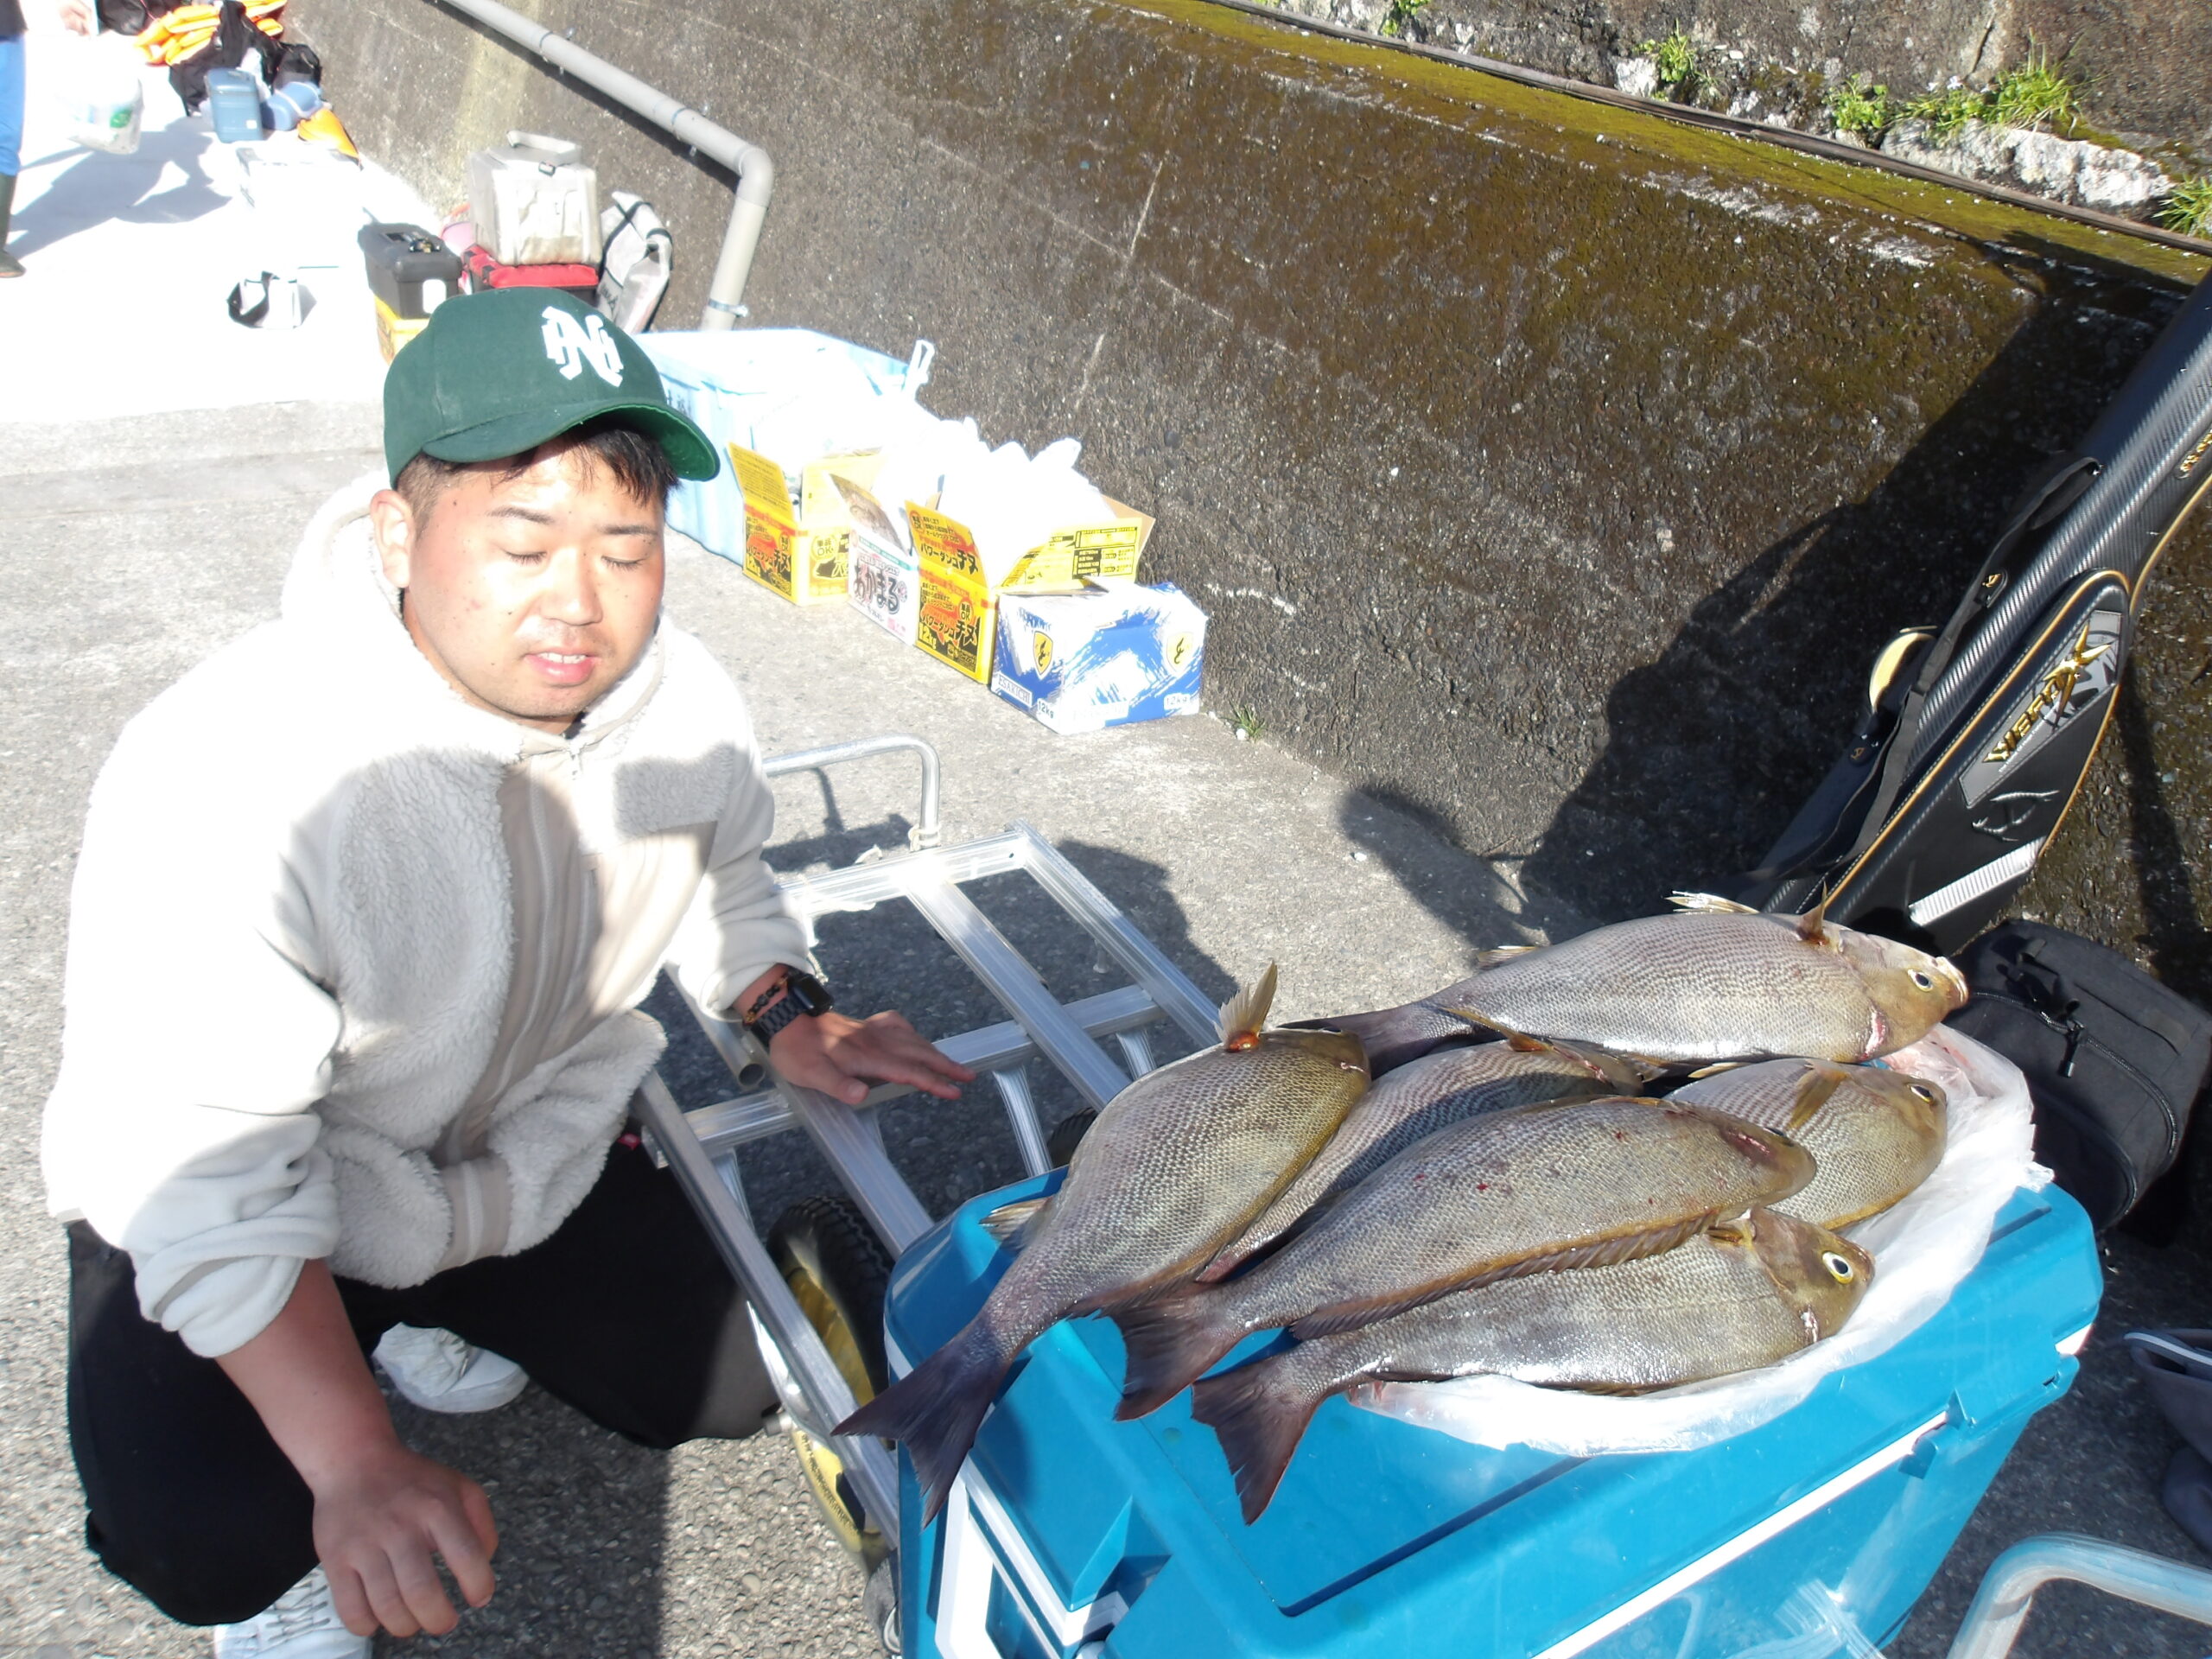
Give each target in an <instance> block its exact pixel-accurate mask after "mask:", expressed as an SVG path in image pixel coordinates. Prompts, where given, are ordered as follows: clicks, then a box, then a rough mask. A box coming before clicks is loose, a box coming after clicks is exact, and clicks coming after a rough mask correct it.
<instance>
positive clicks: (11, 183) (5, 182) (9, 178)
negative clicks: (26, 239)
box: [0, 173, 23, 277]
mask: <svg viewBox="0 0 2212 1659" xmlns="http://www.w3.org/2000/svg"><path fill="white" fill-rule="evenodd" d="M15 211H16V175H14V174H12V173H0V277H20V276H22V274H23V262H22V260H20V259H18V258H16V256H15V255H14V254H12V253H10V252H9V251H8V219H9V216H10V214H12V213H14V212H15Z"/></svg>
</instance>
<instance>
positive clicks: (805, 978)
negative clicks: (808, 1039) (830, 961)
mask: <svg viewBox="0 0 2212 1659" xmlns="http://www.w3.org/2000/svg"><path fill="white" fill-rule="evenodd" d="M835 1006H836V1002H835V1001H834V1000H833V999H832V998H831V996H830V995H829V987H828V986H827V985H824V984H823V982H821V981H820V980H818V979H817V978H816V977H815V976H813V975H812V974H808V973H802V972H800V971H799V970H798V969H796V968H794V969H791V971H790V972H789V974H788V975H786V976H785V980H784V989H783V995H780V996H779V997H778V998H777V999H776V1000H775V1001H773V1002H771V1003H770V1004H769V1005H768V1007H766V1010H765V1011H763V1012H762V1014H761V1015H760V1018H759V1019H757V1020H747V1021H746V1022H745V1028H746V1029H747V1031H749V1032H751V1033H753V1035H754V1036H755V1037H758V1038H759V1039H760V1041H761V1042H762V1043H763V1044H764V1045H765V1044H766V1042H767V1041H768V1040H769V1039H771V1038H772V1037H774V1036H775V1034H776V1033H778V1032H779V1031H781V1030H782V1029H783V1028H784V1027H785V1026H788V1025H790V1024H791V1021H792V1020H803V1019H804V1018H805V1017H806V1016H807V1015H808V1014H825V1013H827V1012H828V1011H829V1009H830V1008H832V1007H835Z"/></svg>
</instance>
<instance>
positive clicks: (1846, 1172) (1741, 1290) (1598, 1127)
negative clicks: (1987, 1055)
mask: <svg viewBox="0 0 2212 1659" xmlns="http://www.w3.org/2000/svg"><path fill="white" fill-rule="evenodd" d="M1675 902H1676V904H1677V905H1678V906H1681V910H1680V912H1678V913H1676V914H1673V915H1668V916H1658V917H1647V918H1642V919H1639V920H1637V921H1630V922H1623V923H1620V924H1618V925H1614V926H1611V927H1604V928H1599V929H1597V930H1596V931H1592V932H1589V933H1586V934H1583V935H1580V937H1578V938H1573V939H1568V940H1567V941H1565V942H1563V943H1561V944H1554V945H1548V946H1542V947H1535V948H1525V949H1520V950H1510V951H1493V952H1491V953H1489V954H1487V955H1486V956H1485V957H1484V958H1483V959H1482V962H1481V964H1480V966H1479V967H1478V970H1477V972H1476V973H1475V974H1474V975H1473V976H1472V977H1471V978H1468V979H1466V980H1463V981H1462V982H1459V984H1457V985H1453V986H1451V987H1449V988H1446V989H1445V990H1443V991H1440V992H1438V993H1437V994H1436V995H1434V996H1432V997H1427V998H1424V999H1423V1000H1422V1001H1419V1002H1415V1003H1411V1004H1408V1006H1407V1007H1402V1008H1393V1009H1387V1010H1384V1011H1382V1012H1379V1013H1374V1014H1352V1015H1347V1016H1345V1017H1344V1018H1342V1019H1338V1020H1324V1021H1318V1022H1313V1023H1311V1024H1310V1025H1308V1026H1305V1027H1268V1024H1267V1016H1268V1008H1269V1007H1270V1005H1271V1004H1272V1002H1273V1000H1274V985H1275V976H1274V969H1273V968H1270V969H1268V971H1267V973H1266V974H1265V975H1263V976H1262V977H1261V979H1260V980H1259V982H1257V983H1256V984H1255V985H1254V986H1252V987H1251V988H1249V989H1248V990H1246V991H1244V992H1243V993H1241V994H1240V995H1238V996H1236V998H1234V999H1232V1000H1231V1001H1230V1003H1229V1004H1228V1005H1227V1006H1226V1007H1224V1008H1223V1010H1222V1015H1221V1042H1220V1044H1219V1045H1218V1046H1216V1047H1212V1048H1208V1049H1205V1050H1204V1051H1202V1052H1199V1053H1197V1054H1193V1055H1192V1056H1190V1057H1189V1058H1185V1059H1182V1060H1179V1061H1177V1062H1175V1063H1174V1064H1173V1065H1166V1066H1162V1067H1161V1068H1160V1070H1158V1071H1154V1072H1152V1073H1150V1074H1149V1075H1148V1076H1146V1077H1141V1078H1140V1079H1138V1080H1137V1081H1136V1082H1135V1083H1133V1084H1130V1085H1129V1087H1128V1088H1127V1089H1125V1090H1122V1093H1121V1094H1119V1095H1117V1096H1116V1097H1115V1098H1114V1100H1113V1101H1112V1102H1111V1103H1109V1104H1108V1106H1107V1107H1106V1109H1104V1110H1103V1111H1102V1112H1101V1113H1100V1114H1099V1116H1098V1119H1097V1122H1096V1123H1095V1124H1093V1125H1092V1127H1091V1128H1090V1132H1089V1133H1088V1134H1087V1135H1085V1136H1084V1141H1083V1142H1082V1145H1081V1146H1080V1147H1079V1148H1078V1149H1077V1153H1076V1155H1075V1157H1074V1159H1073V1160H1071V1163H1070V1166H1069V1168H1068V1172H1067V1176H1066V1179H1065V1181H1064V1183H1063V1184H1062V1185H1061V1186H1060V1188H1059V1190H1058V1192H1057V1193H1055V1194H1053V1195H1052V1196H1051V1197H1050V1198H1039V1199H1033V1200H1030V1201H1027V1202H1025V1203H1023V1204H1019V1205H1007V1206H1006V1207H1005V1208H1004V1209H1003V1210H1001V1211H997V1212H995V1214H994V1216H993V1217H991V1218H990V1220H989V1223H988V1224H989V1225H991V1226H992V1228H993V1230H994V1231H995V1232H997V1233H999V1235H1000V1236H1001V1239H1002V1240H1003V1241H1004V1242H1005V1243H1007V1244H1008V1245H1009V1247H1011V1248H1013V1249H1016V1250H1017V1251H1018V1252H1019V1253H1018V1254H1017V1255H1016V1256H1015V1257H1014V1261H1013V1262H1011V1263H1010V1264H1009V1265H1008V1267H1007V1271H1006V1274H1005V1276H1004V1277H1003V1278H1002V1279H1001V1280H1000V1281H999V1283H998V1286H997V1287H996V1288H995V1289H994V1290H993V1291H992V1293H991V1294H990V1296H989V1298H988V1300H986V1301H985V1302H984V1304H983V1306H982V1309H981V1311H980V1312H978V1313H976V1317H975V1319H973V1320H971V1321H970V1322H969V1324H968V1325H967V1326H966V1327H965V1328H963V1330H962V1331H961V1332H959V1333H958V1334H957V1335H956V1336H955V1337H954V1338H952V1339H951V1340H950V1342H948V1343H946V1344H945V1345H944V1347H942V1348H940V1349H939V1350H938V1351H937V1352H935V1353H934V1354H931V1355H930V1356H929V1357H927V1358H926V1359H925V1360H924V1361H923V1362H922V1363H920V1364H918V1365H917V1366H916V1367H915V1368H914V1370H912V1372H911V1373H910V1374H909V1375H907V1376H905V1377H903V1378H901V1379H900V1380H899V1382H898V1383H894V1384H893V1386H892V1387H890V1388H889V1389H886V1390H885V1391H884V1392H883V1393H882V1394H881V1395H878V1396H877V1397H876V1398H875V1399H874V1400H872V1401H870V1402H868V1404H866V1405H864V1406H862V1407H861V1408H860V1410H859V1411H857V1412H855V1414H853V1416H852V1417H850V1418H849V1419H848V1420H847V1421H846V1422H845V1423H843V1424H842V1425H841V1426H840V1429H839V1432H840V1433H866V1434H876V1435H881V1436H884V1437H886V1438H889V1439H893V1440H900V1441H903V1442H904V1443H905V1445H906V1449H907V1452H908V1454H909V1455H910V1456H911V1457H912V1460H913V1464H914V1469H915V1472H916V1475H917V1478H918V1480H919V1482H920V1484H921V1486H922V1490H923V1494H924V1501H925V1508H926V1512H927V1514H929V1515H930V1516H935V1515H936V1514H937V1512H938V1510H939V1509H940V1508H941V1507H942V1505H943V1503H944V1498H945V1495H946V1493H947V1491H949V1490H950V1486H951V1484H952V1481H953V1478H954V1477H955V1476H956V1475H957V1472H958V1471H959V1468H960V1465H961V1462H962V1460H963V1459H964V1458H965V1457H966V1456H967V1454H968V1449H969V1446H970V1445H971V1444H973V1442H974V1440H975V1436H976V1429H977V1427H978V1426H979V1425H980V1424H981V1422H982V1418H983V1414H984V1413H985V1412H986V1411H987V1410H988V1408H989V1406H990V1403H991V1401H992V1399H993V1398H994V1397H995V1395H996V1394H997V1392H998V1389H999V1385H1000V1383H1001V1379H1002V1378H1003V1377H1004V1376H1005V1375H1006V1372H1007V1369H1008V1367H1009V1366H1010V1365H1011V1364H1012V1363H1013V1362H1014V1358H1015V1357H1016V1356H1017V1355H1018V1354H1019V1353H1020V1351H1021V1350H1022V1348H1023V1347H1024V1346H1025V1345H1026V1344H1028V1343H1029V1342H1030V1341H1031V1340H1033V1338H1036V1337H1037V1336H1038V1335H1039V1334H1040V1333H1042V1332H1044V1331H1046V1330H1047V1329H1048V1328H1050V1327H1051V1326H1052V1325H1054V1324H1055V1323H1057V1322H1058V1321H1059V1320H1061V1319H1072V1318H1074V1317H1076V1316H1077V1315H1078V1314H1084V1313H1106V1314H1108V1315H1109V1316H1110V1317H1111V1318H1112V1319H1114V1320H1115V1322H1116V1324H1117V1325H1119V1326H1120V1327H1121V1330H1122V1337H1123V1339H1124V1345H1125V1347H1126V1350H1127V1356H1128V1357H1127V1373H1126V1376H1125V1379H1124V1383H1123V1390H1122V1404H1121V1408H1120V1410H1119V1412H1118V1413H1117V1415H1119V1416H1121V1417H1124V1418H1128V1417H1135V1416H1141V1415H1142V1414H1144V1413H1146V1412H1148V1411H1152V1410H1154V1409H1155V1408H1158V1407H1160V1405H1162V1404H1164V1403H1166V1402H1167V1401H1168V1400H1170V1399H1173V1397H1174V1396H1175V1395H1177V1394H1178V1393H1179V1392H1180V1391H1181V1390H1182V1389H1184V1388H1185V1387H1186V1386H1189V1385H1191V1384H1193V1383H1195V1384H1196V1388H1195V1389H1194V1392H1193V1395H1192V1413H1193V1414H1194V1415H1195V1416H1196V1417H1197V1418H1198V1421H1202V1422H1205V1423H1207V1424H1209V1425H1210V1426H1211V1427H1212V1428H1213V1429H1214V1431H1215V1433H1216V1434H1217V1436H1218V1438H1219V1440H1220V1441H1221V1445H1222V1448H1223V1451H1224V1454H1225V1455H1226V1456H1227V1458H1228V1459H1229V1463H1230V1468H1231V1469H1232V1471H1234V1473H1235V1476H1236V1486H1237V1491H1238V1494H1239V1497H1240V1498H1241V1499H1242V1502H1243V1510H1244V1517H1245V1519H1246V1520H1247V1521H1248V1522H1249V1521H1251V1520H1254V1519H1256V1518H1257V1516H1259V1514H1260V1512H1261V1511H1262V1510H1264V1509H1265V1508H1266V1507H1267V1505H1268V1501H1269V1500H1270V1499H1271V1498H1272V1497H1273V1496H1274V1491H1275V1487H1276V1485H1277V1484H1278V1483H1279V1482H1280V1481H1281V1478H1282V1474H1283V1471H1284V1470H1285V1469H1286V1468H1287V1466H1288V1465H1289V1462H1290V1459H1291V1455H1292V1453H1293V1452H1294V1451H1295V1450H1296V1448H1297V1445H1298V1441H1299V1440H1300V1436H1301V1435H1302V1434H1303V1433H1304V1432H1305V1428H1306V1423H1307V1422H1308V1421H1309V1420H1310V1419H1311V1418H1312V1416H1313V1413H1314V1411H1315V1410H1316V1408H1319V1405H1320V1404H1321V1402H1323V1401H1325V1400H1326V1399H1327V1398H1328V1397H1329V1396H1330V1395H1333V1394H1338V1393H1341V1392H1343V1391H1344V1390H1345V1389H1351V1388H1352V1387H1354V1386H1356V1385H1357V1384H1359V1383H1367V1382H1380V1381H1426V1380H1440V1379H1443V1378H1446V1377H1454V1376H1471V1375H1475V1374H1478V1373H1489V1374H1494V1375H1497V1376H1507V1377H1512V1378H1516V1379H1518V1380H1520V1381H1522V1382H1526V1383H1536V1384H1541V1385H1544V1386H1549V1387H1555V1388H1569V1389H1592V1390H1602V1391H1607V1392H1614V1393H1636V1392H1641V1391H1645V1390H1649V1389H1662V1388H1669V1387H1672V1386H1675V1385H1678V1384H1681V1383H1691V1382H1698V1381H1702V1380H1704V1379H1706V1378H1708V1377H1712V1376H1724V1375H1726V1374H1728V1373H1731V1372H1734V1371H1738V1370H1749V1369H1751V1368H1753V1367H1756V1366H1761V1365H1768V1364H1771V1363H1775V1362H1776V1361H1777V1360H1780V1359H1783V1358H1786V1357H1788V1356H1789V1355H1790V1354H1793V1353H1796V1352H1797V1351H1800V1350H1801V1349H1803V1348H1806V1347H1808V1346H1809V1345H1811V1344H1813V1343H1815V1342H1818V1341H1819V1340H1821V1338H1823V1337H1827V1336H1829V1335H1831V1334H1833V1333H1834V1332H1835V1331H1836V1330H1837V1329H1838V1328H1839V1327H1840V1325H1842V1324H1843V1322H1844V1321H1845V1320H1846V1319H1848V1318H1849V1317H1850V1315H1851V1313H1852V1312H1853V1309H1854V1308H1856V1307H1857V1306H1858V1305H1859V1299H1860V1298H1861V1297H1862V1296H1863V1295H1864V1294H1865V1293H1866V1287H1867V1285H1868V1283H1869V1282H1870V1281H1871V1280H1872V1276H1873V1272H1874V1263H1873V1262H1872V1259H1871V1258H1870V1257H1869V1256H1868V1255H1866V1252H1865V1251H1864V1250H1862V1249H1859V1247H1858V1246H1856V1245H1855V1244H1853V1243H1851V1242H1849V1241H1848V1240H1847V1239H1845V1238H1843V1237H1841V1236H1839V1235H1838V1232H1837V1229H1840V1228H1842V1227H1846V1226H1848V1225H1850V1224H1852V1223H1853V1222H1856V1221H1859V1220H1862V1219H1864V1218H1865V1217H1868V1216H1871V1215H1874V1214H1877V1213H1878V1212H1879V1211H1883V1210H1885V1209H1887V1208H1888V1207H1889V1206H1890V1205H1893V1204H1895V1203H1897V1201H1898V1200H1899V1199H1900V1198H1904V1196H1905V1195H1906V1194H1907V1193H1909V1192H1911V1191H1912V1190H1913V1189H1914V1188H1915V1187H1916V1186H1917V1185H1919V1184H1920V1183H1921V1181H1923V1179H1926V1178H1927V1176H1928V1174H1929V1172H1930V1171H1932V1170H1933V1169H1934V1168H1935V1167H1936V1164H1937V1162H1938V1161H1939V1160H1941V1159H1942V1154H1943V1144H1944V1108H1945V1103H1944V1099H1943V1095H1942V1090H1940V1089H1938V1088H1937V1087H1936V1085H1935V1084H1931V1083H1928V1082H1925V1081H1923V1080H1921V1079H1918V1078H1915V1077H1907V1076H1905V1075H1904V1074H1903V1073H1901V1072H1898V1071H1893V1070H1891V1069H1890V1068H1888V1067H1885V1066H1880V1065H1868V1064H1866V1062H1868V1061H1871V1060H1874V1059H1876V1058H1878V1057H1879V1056H1881V1055H1884V1054H1887V1053H1891V1052H1894V1051H1895V1050H1897V1049H1899V1048H1902V1047H1904V1046H1906V1045H1907V1044H1909V1043H1912V1042H1915V1041H1916V1040H1918V1039H1920V1038H1921V1037H1923V1036H1924V1035H1925V1034H1926V1033H1928V1032H1929V1030H1930V1029H1931V1028H1932V1027H1935V1026H1936V1024H1937V1023H1938V1022H1939V1021H1941V1020H1942V1019H1943V1017H1944V1016H1945V1015H1946V1014H1948V1013H1950V1012H1951V1011H1952V1010H1953V1009H1955V1008H1956V1007H1960V1006H1961V1004H1962V1003H1964V1001H1966V995H1967V992H1966V985H1965V982H1963V981H1962V980H1961V977H1960V976H1959V973H1958V970H1957V969H1955V968H1954V967H1953V966H1952V965H1951V964H1950V963H1948V962H1946V961H1944V960H1943V959H1942V958H1941V957H1931V956H1929V955H1926V954H1924V953H1923V952H1921V951H1918V950H1913V949H1911V948H1910V946H1907V945H1904V944H1897V943H1895V942H1893V941H1891V940H1889V939H1885V938H1877V937H1875V936H1872V935H1870V934H1864V933H1858V932H1854V931H1852V930H1850V929H1848V928H1846V927H1841V926H1839V925H1836V924H1834V923H1831V922H1828V921H1827V920H1826V919H1825V918H1823V917H1822V916H1821V913H1820V912H1817V911H1815V912H1812V913H1810V914H1809V915H1806V916H1802V917H1799V916H1784V915H1773V914H1765V913H1762V912H1756V911H1751V910H1746V909H1745V908H1744V907H1743V906H1738V905H1733V904H1731V903H1729V902H1728V901H1726V900H1725V899H1713V898H1710V897H1707V896H1704V895H1694V894H1686V895H1677V897H1676V899H1675ZM1501 1038H1502V1039H1503V1040H1502V1041H1501V1040H1497V1039H1501ZM1255 1332H1287V1336H1288V1338H1289V1340H1288V1341H1287V1342H1280V1341H1279V1342H1278V1343H1277V1344H1276V1345H1275V1346H1274V1347H1272V1348H1270V1349H1269V1350H1268V1351H1267V1352H1265V1353H1264V1354H1262V1356H1261V1357H1258V1358H1255V1359H1253V1360H1250V1361H1249V1362H1247V1363H1244V1364H1242V1365H1239V1366H1237V1367H1236V1368H1235V1369H1234V1370H1228V1371H1225V1372H1222V1373H1219V1374H1217V1375H1215V1376H1206V1375H1205V1373H1206V1372H1207V1371H1208V1370H1209V1369H1210V1368H1211V1367H1212V1366H1213V1365H1214V1364H1215V1363H1217V1361H1218V1360H1220V1359H1221V1358H1222V1357H1223V1356H1224V1355H1226V1354H1227V1353H1228V1352H1229V1351H1230V1349H1232V1348H1234V1347H1236V1345H1237V1344H1238V1343H1239V1342H1241V1341H1243V1339H1244V1338H1246V1337H1248V1336H1249V1335H1251V1334H1253V1333H1255ZM1201 1379H1203V1380H1201Z"/></svg>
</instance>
